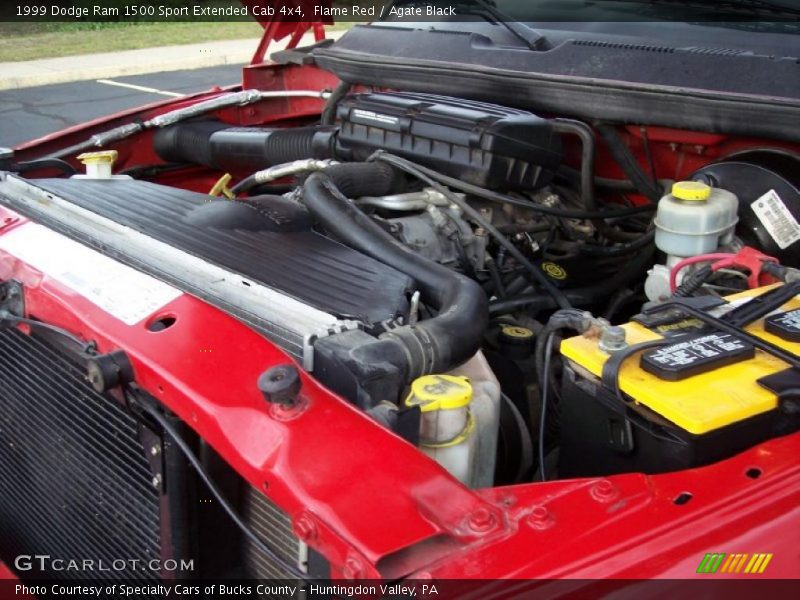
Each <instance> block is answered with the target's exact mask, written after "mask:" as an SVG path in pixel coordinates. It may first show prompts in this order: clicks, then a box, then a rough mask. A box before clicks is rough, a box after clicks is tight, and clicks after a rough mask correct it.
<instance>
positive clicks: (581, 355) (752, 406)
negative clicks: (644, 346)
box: [561, 286, 800, 435]
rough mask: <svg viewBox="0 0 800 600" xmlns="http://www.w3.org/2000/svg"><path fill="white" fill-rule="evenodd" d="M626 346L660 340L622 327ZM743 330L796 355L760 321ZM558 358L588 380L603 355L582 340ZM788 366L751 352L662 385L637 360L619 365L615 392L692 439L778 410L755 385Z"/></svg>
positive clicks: (742, 297)
mask: <svg viewBox="0 0 800 600" xmlns="http://www.w3.org/2000/svg"><path fill="white" fill-rule="evenodd" d="M773 287H776V286H767V287H763V288H759V289H756V290H749V291H747V292H742V293H740V294H735V295H732V296H728V297H727V298H726V300H728V301H729V302H730V303H732V304H734V305H737V304H741V303H743V302H745V301H747V299H748V298H751V297H754V296H757V295H760V294H763V293H764V292H766V291H768V290H770V289H772V288H773ZM798 308H800V297H795V298H793V299H792V300H791V301H789V302H788V303H786V304H784V305H783V306H782V307H781V308H780V310H779V311H776V312H782V311H788V310H795V309H798ZM623 328H624V329H625V330H626V334H627V341H628V343H629V344H638V343H641V342H647V341H651V340H657V339H660V338H661V337H663V336H662V335H659V334H658V333H655V332H653V331H651V330H649V329H647V328H645V327H644V326H642V325H640V324H638V323H628V324H626V325H623ZM745 331H747V332H749V333H751V334H753V335H755V336H757V337H760V338H762V339H764V340H766V341H769V342H772V343H773V344H775V345H776V346H780V347H781V348H783V349H785V350H787V351H789V352H793V353H794V354H798V353H800V343H797V342H789V341H786V340H784V339H782V338H780V337H778V336H775V335H772V334H770V333H768V332H766V331H765V330H764V320H763V319H761V320H759V321H756V322H755V323H753V324H752V325H749V326H748V327H746V328H745ZM561 354H562V355H563V356H564V357H566V358H567V359H569V360H570V361H572V362H573V363H575V364H576V365H578V366H579V367H582V368H583V369H584V370H586V371H588V372H590V373H591V374H592V375H595V376H597V377H600V376H601V374H602V371H603V365H604V364H605V362H606V360H607V359H608V354H606V353H604V352H602V351H601V350H600V349H599V348H598V344H597V340H596V339H591V338H587V337H583V336H578V337H574V338H569V339H566V340H564V341H563V342H562V343H561ZM788 367H789V365H788V364H786V363H785V362H784V361H782V360H780V359H778V358H775V357H773V356H771V355H769V354H767V353H765V352H763V351H761V350H758V349H756V353H755V356H754V357H753V358H751V359H749V360H743V361H740V362H737V363H735V364H731V365H727V366H724V367H719V368H717V369H714V370H712V371H708V372H706V373H702V374H699V375H694V376H692V377H688V378H687V379H683V380H681V381H664V380H662V379H659V378H658V377H656V376H655V375H652V374H650V373H647V372H645V371H643V370H642V369H641V368H640V367H639V360H638V356H637V357H631V358H630V359H629V360H626V361H625V363H624V364H623V365H622V368H621V369H620V374H619V386H620V389H621V390H622V391H623V392H624V393H625V394H627V395H628V396H630V397H631V398H632V399H633V401H634V402H636V403H638V404H642V405H644V406H646V407H647V408H649V409H650V410H652V411H653V412H655V413H657V414H659V415H661V416H662V417H664V418H665V419H668V420H669V421H671V422H672V423H674V424H675V425H677V426H678V427H680V428H681V429H683V430H685V431H688V432H689V433H692V434H696V435H699V434H704V433H708V432H710V431H714V430H716V429H720V428H722V427H725V426H726V425H730V424H732V423H735V422H737V421H741V420H743V419H747V418H748V417H753V416H755V415H759V414H762V413H765V412H768V411H771V410H775V409H776V407H777V397H776V395H775V394H774V393H772V392H770V391H769V390H767V389H765V388H763V387H761V386H760V385H759V384H758V383H757V380H758V379H760V378H761V377H764V376H766V375H771V374H773V373H777V372H778V371H783V370H784V369H787V368H788Z"/></svg>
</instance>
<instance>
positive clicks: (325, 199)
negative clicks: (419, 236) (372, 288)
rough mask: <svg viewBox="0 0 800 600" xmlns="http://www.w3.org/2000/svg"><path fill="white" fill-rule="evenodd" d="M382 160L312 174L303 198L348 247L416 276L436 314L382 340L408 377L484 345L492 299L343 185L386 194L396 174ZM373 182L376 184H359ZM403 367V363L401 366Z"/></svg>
mask: <svg viewBox="0 0 800 600" xmlns="http://www.w3.org/2000/svg"><path fill="white" fill-rule="evenodd" d="M395 176H396V175H395V172H394V169H393V168H392V167H390V166H389V165H386V164H383V163H350V164H347V165H338V166H337V167H332V168H330V169H326V170H325V171H323V172H321V173H314V174H313V175H311V176H310V177H309V178H308V179H307V180H306V182H305V184H304V186H303V199H304V202H305V205H306V207H308V209H309V211H310V212H311V214H312V215H313V216H314V217H315V218H316V219H317V220H318V221H319V222H320V223H321V224H322V225H324V227H325V229H326V231H328V232H329V233H330V234H331V235H333V236H334V237H336V238H338V239H339V240H341V241H342V242H344V243H346V244H347V245H348V246H350V247H352V248H355V249H356V250H359V251H361V252H364V253H365V254H368V255H369V256H371V257H373V258H375V259H376V260H379V261H380V262H382V263H384V264H386V265H389V266H392V267H394V268H395V269H397V270H399V271H401V272H403V273H405V274H407V275H409V276H410V277H412V278H413V279H414V280H415V281H416V282H417V284H418V285H419V287H420V291H421V293H422V298H423V300H424V301H425V303H426V304H427V305H428V306H430V307H432V308H434V309H436V310H437V311H438V314H437V315H436V316H435V317H433V318H431V319H426V320H425V321H422V322H420V323H417V324H415V325H405V326H402V327H398V328H396V329H393V330H391V331H389V332H387V333H384V334H383V335H382V336H381V339H380V341H379V342H378V341H376V343H379V344H387V343H389V344H391V345H393V346H397V347H398V349H401V350H402V352H392V354H393V355H395V356H403V357H404V358H405V362H406V364H405V365H402V370H403V372H404V373H405V374H406V377H407V378H408V379H414V378H416V377H419V376H420V375H423V374H425V373H442V372H445V371H449V370H450V369H452V368H453V367H455V366H457V365H459V364H461V363H463V362H464V361H466V360H468V359H469V358H470V357H472V356H473V355H474V354H475V353H476V352H477V351H478V349H479V348H480V345H481V339H482V336H483V333H484V330H485V329H486V326H487V323H488V314H489V313H488V304H487V300H486V296H485V295H484V293H483V290H482V289H481V287H480V286H479V285H478V284H477V283H476V282H474V281H472V280H471V279H469V278H467V277H465V276H463V275H460V274H458V273H455V272H454V271H451V270H450V269H447V268H446V267H443V266H441V265H439V264H437V263H434V262H432V261H430V260H428V259H427V258H424V257H422V256H420V255H418V254H416V253H414V252H412V251H411V250H409V249H408V248H406V247H405V246H403V245H402V244H401V243H400V242H398V241H397V240H395V239H394V238H393V237H392V236H391V235H389V234H388V233H386V232H385V231H384V230H383V229H381V227H380V226H379V225H378V224H377V223H375V222H374V221H373V220H372V219H371V218H370V217H368V216H367V215H365V214H364V213H363V212H361V210H360V209H359V208H358V207H357V206H356V205H355V204H354V203H353V202H352V201H350V200H348V199H347V198H346V197H345V196H344V195H343V194H342V189H340V187H339V186H340V184H341V185H342V187H345V186H347V187H348V188H349V189H350V190H351V191H353V190H354V189H355V188H357V192H356V193H355V194H353V195H367V194H368V195H383V194H386V193H388V192H389V190H390V189H391V182H392V181H393V180H394V178H395ZM358 182H362V183H366V182H371V185H373V186H374V187H372V189H370V190H367V189H365V187H366V186H358V185H356V184H357V183H358ZM398 366H400V365H398Z"/></svg>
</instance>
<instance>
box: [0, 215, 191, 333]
mask: <svg viewBox="0 0 800 600" xmlns="http://www.w3.org/2000/svg"><path fill="white" fill-rule="evenodd" d="M0 250H4V251H6V252H8V253H9V254H12V255H14V256H16V257H17V258H19V259H20V260H22V261H24V262H26V263H27V264H29V265H30V266H31V267H33V268H34V269H37V270H38V271H41V272H42V273H44V274H46V275H48V276H50V277H52V278H53V279H55V280H56V281H58V282H59V283H61V284H63V285H65V286H67V287H68V288H70V289H72V290H74V291H75V292H77V293H78V294H80V295H81V296H83V297H84V298H86V299H87V300H89V301H90V302H92V303H94V304H96V305H97V306H99V307H100V308H102V309H103V310H104V311H106V312H107V313H109V314H111V315H113V316H114V317H116V318H117V319H119V320H120V321H122V322H123V323H125V324H126V325H135V324H136V323H138V322H139V321H141V320H142V319H145V318H147V317H149V316H150V315H151V314H153V313H154V312H155V311H157V310H158V309H160V308H162V307H164V306H165V305H166V304H168V303H170V302H172V301H173V300H175V299H176V298H178V297H179V296H180V295H181V294H182V293H183V292H181V291H180V290H178V289H176V288H174V287H172V286H170V285H167V284H166V283H164V282H162V281H159V280H158V279H155V278H153V277H150V276H149V275H146V274H145V273H141V272H140V271H137V270H136V269H133V268H131V267H129V266H127V265H124V264H122V263H119V262H117V261H115V260H114V259H112V258H109V257H107V256H104V255H103V254H100V253H99V252H96V251H95V250H92V249H91V248H87V247H86V246H84V245H83V244H79V243H78V242H76V241H74V240H71V239H69V238H67V237H65V236H63V235H61V234H59V233H56V232H55V231H52V230H50V229H47V228H46V227H43V226H42V225H39V224H37V223H25V224H24V225H22V226H20V227H18V228H16V229H12V230H11V231H9V232H8V233H7V234H5V235H2V236H0Z"/></svg>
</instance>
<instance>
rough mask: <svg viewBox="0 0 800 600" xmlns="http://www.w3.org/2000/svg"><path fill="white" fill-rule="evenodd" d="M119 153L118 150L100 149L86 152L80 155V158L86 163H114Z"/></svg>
mask: <svg viewBox="0 0 800 600" xmlns="http://www.w3.org/2000/svg"><path fill="white" fill-rule="evenodd" d="M118 156H119V153H118V152H117V151H116V150H100V151H99V152H84V153H83V154H80V155H79V156H78V160H79V161H81V162H82V163H83V164H85V165H91V164H103V163H104V164H107V165H113V164H114V162H115V161H116V160H117V157H118Z"/></svg>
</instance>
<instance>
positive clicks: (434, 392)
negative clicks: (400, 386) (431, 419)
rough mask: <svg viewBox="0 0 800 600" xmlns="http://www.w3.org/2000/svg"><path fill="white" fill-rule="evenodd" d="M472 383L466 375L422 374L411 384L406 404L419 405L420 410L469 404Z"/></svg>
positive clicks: (446, 408) (430, 410)
mask: <svg viewBox="0 0 800 600" xmlns="http://www.w3.org/2000/svg"><path fill="white" fill-rule="evenodd" d="M470 401H472V384H471V383H470V382H469V379H468V378H467V377H458V376H456V375H423V376H422V377H418V378H417V379H415V380H414V382H413V383H412V384H411V393H410V394H409V395H408V398H406V406H408V407H412V406H419V409H420V411H422V412H424V413H426V412H432V411H434V410H452V409H455V408H463V407H465V406H469V403H470Z"/></svg>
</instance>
